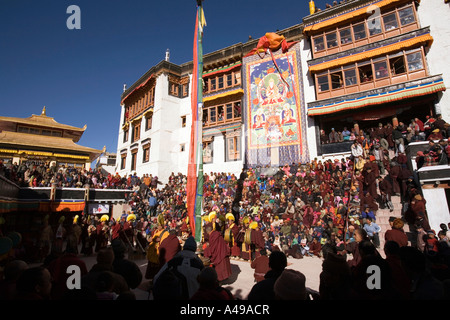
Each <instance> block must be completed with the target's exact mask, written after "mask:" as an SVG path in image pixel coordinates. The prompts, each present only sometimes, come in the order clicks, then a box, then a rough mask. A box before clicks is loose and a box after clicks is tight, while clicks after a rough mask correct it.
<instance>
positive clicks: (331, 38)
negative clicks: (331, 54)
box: [325, 32, 338, 49]
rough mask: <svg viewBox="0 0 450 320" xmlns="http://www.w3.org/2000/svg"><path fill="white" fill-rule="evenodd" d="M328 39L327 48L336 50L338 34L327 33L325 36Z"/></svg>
mask: <svg viewBox="0 0 450 320" xmlns="http://www.w3.org/2000/svg"><path fill="white" fill-rule="evenodd" d="M325 37H326V39H327V48H328V49H330V48H334V47H336V46H337V45H338V44H337V36H336V32H331V33H327V34H326V35H325Z"/></svg>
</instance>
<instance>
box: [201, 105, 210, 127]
mask: <svg viewBox="0 0 450 320" xmlns="http://www.w3.org/2000/svg"><path fill="white" fill-rule="evenodd" d="M202 119H203V125H204V126H207V125H209V118H208V109H203V117H202Z"/></svg>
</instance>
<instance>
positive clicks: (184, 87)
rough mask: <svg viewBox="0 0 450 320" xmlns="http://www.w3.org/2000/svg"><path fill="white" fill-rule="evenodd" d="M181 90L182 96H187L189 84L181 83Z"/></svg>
mask: <svg viewBox="0 0 450 320" xmlns="http://www.w3.org/2000/svg"><path fill="white" fill-rule="evenodd" d="M182 90H183V97H187V96H188V95H189V84H188V83H185V84H183V86H182Z"/></svg>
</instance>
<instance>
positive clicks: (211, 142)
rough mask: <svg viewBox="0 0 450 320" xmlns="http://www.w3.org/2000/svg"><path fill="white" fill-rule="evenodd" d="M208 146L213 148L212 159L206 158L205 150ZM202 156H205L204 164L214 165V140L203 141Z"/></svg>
mask: <svg viewBox="0 0 450 320" xmlns="http://www.w3.org/2000/svg"><path fill="white" fill-rule="evenodd" d="M207 146H210V147H211V158H210V159H207V158H205V148H206V147H207ZM202 148H203V149H202V151H203V152H202V156H203V163H213V162H214V139H212V138H211V139H208V140H204V141H203V145H202Z"/></svg>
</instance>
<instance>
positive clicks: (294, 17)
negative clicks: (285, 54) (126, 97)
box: [0, 0, 332, 152]
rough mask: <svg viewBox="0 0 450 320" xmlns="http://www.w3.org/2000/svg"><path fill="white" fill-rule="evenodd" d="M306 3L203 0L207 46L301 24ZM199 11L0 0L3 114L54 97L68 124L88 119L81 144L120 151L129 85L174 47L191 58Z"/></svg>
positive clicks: (173, 4) (182, 6)
mask: <svg viewBox="0 0 450 320" xmlns="http://www.w3.org/2000/svg"><path fill="white" fill-rule="evenodd" d="M308 2H309V0H278V1H268V0H205V1H204V5H203V8H204V11H205V16H206V21H207V26H206V28H205V30H204V47H203V50H204V53H205V54H206V53H210V52H213V51H215V50H218V49H221V48H225V47H228V46H230V45H233V44H236V43H239V42H246V41H247V40H248V36H249V35H251V36H252V37H253V38H259V37H261V36H263V35H264V34H265V33H266V32H275V31H276V30H281V29H284V28H288V27H290V26H293V25H296V24H299V23H301V19H302V18H303V17H305V16H307V15H308V14H309V7H308ZM326 2H327V1H324V0H316V1H315V3H316V6H318V7H320V8H322V9H324V8H325V3H326ZM328 2H329V3H331V2H332V1H328ZM70 5H77V6H78V7H79V8H80V10H81V30H69V29H68V28H67V26H66V21H67V20H68V18H69V17H70V16H71V15H70V14H68V13H66V11H67V8H68V7H69V6H70ZM195 14H196V1H195V0H165V1H155V0H146V1H144V0H140V1H138V0H128V1H125V0H120V1H119V0H71V1H66V0H51V1H50V0H0V96H1V103H0V115H2V116H9V117H29V116H31V115H32V114H40V112H41V111H42V108H43V106H46V109H47V115H48V116H50V117H53V118H55V120H56V121H58V122H60V123H64V124H68V125H72V126H77V127H83V126H84V125H85V124H86V125H87V130H86V132H85V133H84V135H83V137H82V139H81V140H80V141H79V144H81V145H83V146H87V147H91V148H96V149H102V148H103V146H106V149H107V151H109V152H116V151H117V134H118V130H119V121H120V95H121V94H122V89H123V84H125V83H126V84H127V85H128V86H130V85H131V84H133V83H134V82H135V81H136V80H138V79H139V78H140V77H141V76H142V75H143V74H144V73H145V72H146V71H147V70H148V69H150V68H151V67H152V66H154V65H156V64H157V63H159V62H160V61H161V60H163V59H164V56H165V51H166V49H170V52H171V56H170V61H171V62H173V63H176V64H182V63H185V62H189V61H191V60H192V45H193V36H194V23H195Z"/></svg>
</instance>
